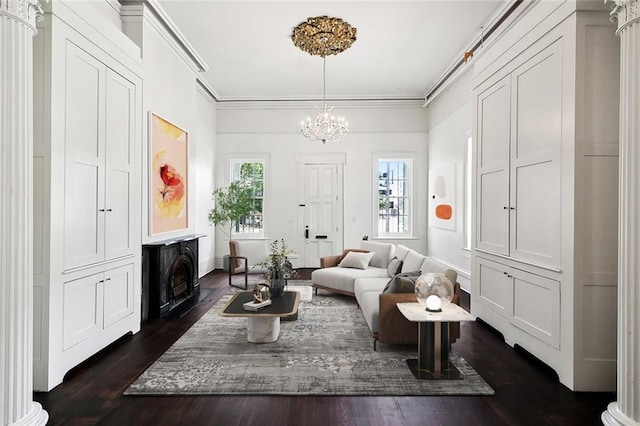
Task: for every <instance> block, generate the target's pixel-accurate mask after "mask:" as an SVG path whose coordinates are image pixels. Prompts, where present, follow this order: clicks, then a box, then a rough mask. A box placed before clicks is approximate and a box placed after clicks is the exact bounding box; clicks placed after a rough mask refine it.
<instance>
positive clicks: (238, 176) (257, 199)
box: [231, 160, 265, 235]
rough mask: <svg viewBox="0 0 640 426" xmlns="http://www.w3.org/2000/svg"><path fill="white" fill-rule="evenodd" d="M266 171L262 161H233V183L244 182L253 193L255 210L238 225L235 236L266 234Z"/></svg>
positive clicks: (234, 232) (234, 231)
mask: <svg viewBox="0 0 640 426" xmlns="http://www.w3.org/2000/svg"><path fill="white" fill-rule="evenodd" d="M264 169H265V167H264V161H262V160H231V181H232V182H237V181H241V182H244V183H245V184H246V185H248V186H250V187H251V190H252V193H253V194H252V203H253V210H252V212H251V214H250V215H249V216H247V217H245V218H244V219H242V220H241V221H240V223H238V224H236V227H235V229H234V230H233V231H232V233H233V234H246V235H260V234H264V216H263V212H264Z"/></svg>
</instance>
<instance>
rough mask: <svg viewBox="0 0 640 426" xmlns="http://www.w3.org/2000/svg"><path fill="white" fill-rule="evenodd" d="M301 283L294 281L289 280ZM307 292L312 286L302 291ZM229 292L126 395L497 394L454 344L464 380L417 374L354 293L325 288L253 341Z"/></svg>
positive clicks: (408, 352)
mask: <svg viewBox="0 0 640 426" xmlns="http://www.w3.org/2000/svg"><path fill="white" fill-rule="evenodd" d="M295 284H298V285H299V284H301V283H290V284H289V285H290V286H295ZM303 291H305V292H306V290H303ZM230 296H231V295H230V294H229V295H226V296H224V297H223V298H222V299H221V300H220V301H219V302H218V303H217V304H216V305H215V306H214V307H212V308H211V310H210V311H209V312H207V313H206V314H205V315H204V316H203V317H202V318H201V319H200V320H199V321H198V322H197V323H195V324H194V325H193V326H192V327H191V329H189V331H187V332H186V333H185V334H184V335H183V336H182V337H181V338H180V339H179V340H178V341H177V342H176V343H175V344H174V345H173V346H172V347H171V348H169V350H168V351H167V352H165V353H164V354H163V355H162V356H161V357H160V358H159V359H158V360H157V361H156V362H155V363H154V364H153V365H152V366H151V367H150V368H149V369H148V370H147V371H145V372H144V373H143V374H142V375H141V376H140V377H139V378H138V379H137V380H136V381H135V382H134V383H133V384H132V385H131V386H130V387H129V389H127V390H126V391H125V395H390V396H391V395H493V393H494V391H493V389H492V388H491V387H490V386H489V385H488V384H487V383H486V382H485V381H484V380H483V379H482V378H481V377H480V376H479V375H478V374H477V373H476V372H475V370H474V369H473V368H472V367H471V366H469V364H467V362H466V361H465V360H464V359H463V358H462V357H461V356H460V355H459V354H458V353H456V352H455V351H452V362H453V363H454V364H455V365H456V367H457V368H458V369H459V370H460V372H461V373H462V374H463V379H461V380H434V381H430V380H416V379H415V378H414V377H413V375H412V374H411V371H410V370H409V368H408V367H407V364H406V359H407V358H415V357H416V355H417V353H416V351H417V349H416V348H415V347H411V346H407V347H404V346H395V345H383V344H379V345H378V350H377V351H374V350H373V340H372V338H371V335H370V332H369V328H368V327H367V325H366V323H365V321H364V318H363V317H362V314H361V312H360V310H359V309H358V307H357V305H356V303H355V300H354V299H353V298H352V297H346V296H341V295H336V294H329V293H324V292H322V293H320V294H319V295H313V297H312V298H311V300H310V301H307V302H301V303H300V306H299V313H298V320H297V321H287V322H284V321H283V322H282V323H281V327H280V337H279V339H278V340H277V341H276V342H274V343H266V344H253V343H248V342H247V320H246V319H245V318H231V317H221V316H219V315H218V310H219V309H220V307H221V306H223V304H224V303H225V302H226V301H227V300H228V299H229V297H230ZM305 299H306V298H305Z"/></svg>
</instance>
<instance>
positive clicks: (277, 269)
mask: <svg viewBox="0 0 640 426" xmlns="http://www.w3.org/2000/svg"><path fill="white" fill-rule="evenodd" d="M291 253H293V250H291V249H290V248H289V247H287V244H286V243H285V242H284V240H283V239H281V240H275V241H273V242H272V243H271V246H270V248H269V257H268V258H267V259H266V260H265V261H263V262H261V263H259V264H258V265H259V266H261V267H263V268H265V269H266V270H267V272H266V273H265V278H266V280H267V282H268V283H269V289H270V291H271V296H273V297H279V296H282V292H283V291H284V286H285V282H286V280H288V279H289V278H291V277H293V276H295V274H296V271H295V270H294V269H293V265H292V264H291V262H289V259H288V258H287V256H289V255H290V254H291Z"/></svg>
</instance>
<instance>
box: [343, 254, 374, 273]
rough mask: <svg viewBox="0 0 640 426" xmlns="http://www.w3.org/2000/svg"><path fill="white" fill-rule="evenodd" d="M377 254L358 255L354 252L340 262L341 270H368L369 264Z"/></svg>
mask: <svg viewBox="0 0 640 426" xmlns="http://www.w3.org/2000/svg"><path fill="white" fill-rule="evenodd" d="M374 254H375V253H372V252H370V253H356V252H354V251H350V252H349V253H347V255H346V256H345V257H344V259H342V261H341V262H340V265H338V266H340V267H341V268H356V269H366V267H367V266H369V262H371V258H372V257H373V255H374Z"/></svg>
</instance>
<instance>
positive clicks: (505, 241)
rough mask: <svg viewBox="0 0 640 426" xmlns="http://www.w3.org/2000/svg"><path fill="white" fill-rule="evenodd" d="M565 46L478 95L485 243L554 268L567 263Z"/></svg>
mask: <svg viewBox="0 0 640 426" xmlns="http://www.w3.org/2000/svg"><path fill="white" fill-rule="evenodd" d="M561 48H562V46H561V41H556V42H554V43H553V44H551V45H550V46H548V47H546V48H544V49H543V50H542V51H541V52H539V53H537V54H535V55H533V57H531V58H530V59H528V60H527V61H525V62H524V63H523V64H521V65H519V66H517V67H516V68H515V69H514V70H513V71H512V72H510V73H509V74H508V75H507V76H505V77H503V78H502V79H500V80H499V81H498V82H496V83H493V84H491V83H490V85H489V87H487V88H486V89H484V90H482V91H481V92H479V93H478V94H477V104H478V118H479V120H478V132H477V141H478V144H477V149H478V153H477V155H478V194H479V197H478V225H479V226H478V227H477V247H478V248H479V249H484V250H487V251H490V252H493V253H497V254H501V255H505V256H509V257H511V258H514V259H521V260H525V261H530V262H535V263H539V264H544V265H548V266H551V267H557V266H558V265H559V263H560V222H561V214H562V210H561V203H560V201H561V186H560V185H559V184H558V183H559V182H560V181H561V168H560V162H561V146H562V137H561V135H562V120H561V117H562V98H561V96H562V83H563V81H562V78H563V75H562V50H561ZM541 87H544V90H540V88H541Z"/></svg>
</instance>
